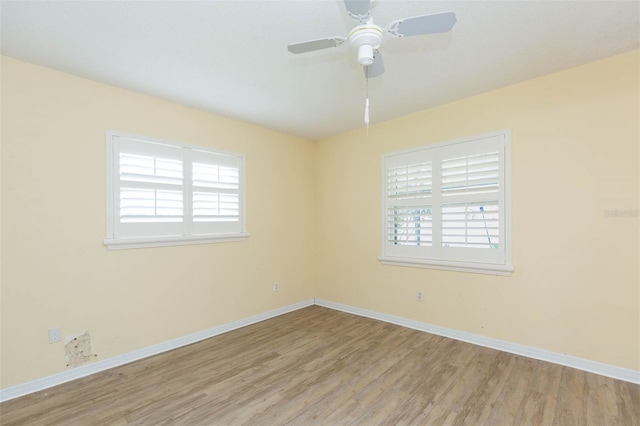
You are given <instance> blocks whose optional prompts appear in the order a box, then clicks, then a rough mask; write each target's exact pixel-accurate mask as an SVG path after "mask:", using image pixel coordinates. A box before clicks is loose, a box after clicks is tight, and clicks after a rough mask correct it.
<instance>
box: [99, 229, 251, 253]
mask: <svg viewBox="0 0 640 426" xmlns="http://www.w3.org/2000/svg"><path fill="white" fill-rule="evenodd" d="M247 238H249V234H248V233H246V232H242V233H238V234H225V235H199V236H192V237H185V236H177V237H176V236H172V237H132V238H117V239H115V238H105V239H104V245H105V246H106V247H107V248H108V249H109V250H123V249H136V248H147V247H168V246H184V245H191V244H211V243H230V242H234V241H244V240H246V239H247Z"/></svg>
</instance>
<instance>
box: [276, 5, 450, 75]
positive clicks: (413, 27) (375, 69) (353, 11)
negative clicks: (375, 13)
mask: <svg viewBox="0 0 640 426" xmlns="http://www.w3.org/2000/svg"><path fill="white" fill-rule="evenodd" d="M376 3H377V0H344V4H345V6H346V8H347V13H348V14H349V16H351V18H353V19H354V20H355V21H356V22H357V23H358V24H357V25H356V26H355V27H354V28H353V29H352V30H351V31H350V32H349V36H348V37H340V36H334V37H326V38H321V39H317V40H309V41H303V42H301V43H294V44H290V45H289V46H288V50H289V52H291V53H295V54H299V53H306V52H312V51H314V50H320V49H326V48H329V47H337V46H340V45H341V44H343V43H344V42H346V41H349V44H350V45H351V46H353V47H355V48H357V49H358V63H359V64H360V65H362V66H363V67H364V72H365V76H366V77H367V78H372V77H377V76H379V75H381V74H382V73H384V62H383V61H382V54H381V53H380V47H381V45H382V41H383V39H384V37H385V35H387V34H390V35H391V36H394V37H409V36H416V35H424V34H437V33H446V32H448V31H451V28H453V25H454V24H455V23H456V14H455V13H453V12H441V13H433V14H430V15H420V16H413V17H410V18H404V19H398V20H396V21H393V22H392V23H391V24H389V26H388V27H387V28H382V27H380V26H378V25H376V24H374V23H373V18H372V16H371V10H372V9H373V7H374V6H375V5H376Z"/></svg>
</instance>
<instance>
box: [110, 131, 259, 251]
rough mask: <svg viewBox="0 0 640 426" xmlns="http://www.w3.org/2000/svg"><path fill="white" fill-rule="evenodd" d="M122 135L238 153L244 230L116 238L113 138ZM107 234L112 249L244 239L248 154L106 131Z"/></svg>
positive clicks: (232, 153)
mask: <svg viewBox="0 0 640 426" xmlns="http://www.w3.org/2000/svg"><path fill="white" fill-rule="evenodd" d="M115 136H120V137H124V138H131V139H140V140H144V141H148V142H155V143H161V144H170V145H176V146H180V147H184V148H191V149H195V150H208V151H211V152H215V153H217V154H226V155H232V156H238V157H241V158H242V167H241V168H240V174H241V182H242V185H243V188H242V190H241V191H240V192H241V194H240V195H241V198H240V203H241V207H240V209H241V213H240V222H241V229H242V231H241V232H239V233H229V234H209V235H181V236H152V237H148V236H145V237H118V238H115V237H114V233H115V220H116V219H115V217H114V212H115V207H114V206H115V203H116V201H115V197H116V195H117V194H115V192H114V182H113V171H114V166H115V164H114V162H115V161H116V160H115V158H114V157H115V156H114V148H113V138H114V137H115ZM105 145H106V160H107V161H106V210H107V211H106V237H105V238H104V240H103V244H104V245H105V247H106V248H107V249H109V250H122V249H136V248H149V247H167V246H181V245H192V244H210V243H226V242H235V241H244V240H246V239H247V238H248V237H249V233H248V232H247V231H246V181H245V170H244V165H245V157H244V155H242V154H238V153H235V152H229V151H222V150H217V149H212V148H208V147H203V146H197V145H191V144H186V143H182V142H174V141H167V140H163V139H159V138H154V137H150V136H140V135H135V134H131V133H125V132H119V131H115V130H107V132H106V144H105Z"/></svg>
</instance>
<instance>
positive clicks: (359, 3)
mask: <svg viewBox="0 0 640 426" xmlns="http://www.w3.org/2000/svg"><path fill="white" fill-rule="evenodd" d="M344 5H345V6H346V8H347V13H348V14H349V16H351V17H352V18H353V19H355V20H356V21H358V22H365V21H366V20H367V19H369V16H371V0H344Z"/></svg>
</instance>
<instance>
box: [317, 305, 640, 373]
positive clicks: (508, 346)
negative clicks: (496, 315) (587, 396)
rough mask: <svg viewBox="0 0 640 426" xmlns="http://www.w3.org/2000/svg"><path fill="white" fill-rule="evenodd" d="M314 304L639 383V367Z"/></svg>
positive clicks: (367, 312) (376, 314)
mask: <svg viewBox="0 0 640 426" xmlns="http://www.w3.org/2000/svg"><path fill="white" fill-rule="evenodd" d="M315 304H316V305H319V306H324V307H326V308H331V309H336V310H339V311H343V312H347V313H350V314H355V315H359V316H363V317H367V318H373V319H377V320H380V321H385V322H388V323H391V324H397V325H401V326H403V327H408V328H413V329H415V330H419V331H425V332H427V333H431V334H437V335H439V336H444V337H449V338H452V339H456V340H461V341H463V342H468V343H473V344H474V345H479V346H485V347H487V348H491V349H497V350H499V351H503V352H510V353H512V354H516V355H522V356H526V357H528V358H534V359H538V360H541V361H548V362H552V363H554V364H559V365H564V366H567V367H572V368H577V369H578V370H583V371H588V372H590V373H595V374H599V375H601V376H607V377H611V378H614V379H619V380H624V381H626V382H631V383H637V384H640V371H637V370H631V369H628V368H622V367H616V366H614V365H609V364H603V363H601V362H596V361H591V360H588V359H584V358H578V357H574V356H571V355H565V354H560V353H557V352H551V351H547V350H544V349H538V348H533V347H531V346H525V345H520V344H518V343H511V342H507V341H505V340H498V339H492V338H490V337H485V336H480V335H477V334H472V333H467V332H464V331H459V330H453V329H451V328H445V327H439V326H437V325H432V324H427V323H424V322H419V321H414V320H410V319H406V318H402V317H397V316H394V315H388V314H383V313H379V312H375V311H370V310H367V309H362V308H356V307H353V306H348V305H342V304H340V303H334V302H330V301H327V300H322V299H315Z"/></svg>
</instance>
